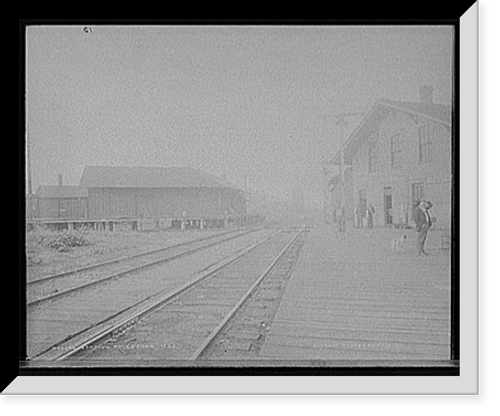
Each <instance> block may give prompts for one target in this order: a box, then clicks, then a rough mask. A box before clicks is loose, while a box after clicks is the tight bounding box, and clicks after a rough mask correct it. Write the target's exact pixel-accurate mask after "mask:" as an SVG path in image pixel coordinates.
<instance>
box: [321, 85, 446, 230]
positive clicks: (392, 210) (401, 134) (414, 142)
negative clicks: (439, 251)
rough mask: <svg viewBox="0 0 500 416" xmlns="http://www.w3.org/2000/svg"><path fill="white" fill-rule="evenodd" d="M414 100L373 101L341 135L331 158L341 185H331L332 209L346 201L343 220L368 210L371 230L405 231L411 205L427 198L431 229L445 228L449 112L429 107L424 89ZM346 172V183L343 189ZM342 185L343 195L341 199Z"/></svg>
mask: <svg viewBox="0 0 500 416" xmlns="http://www.w3.org/2000/svg"><path fill="white" fill-rule="evenodd" d="M420 98H421V99H420V102H407V101H393V100H387V99H382V100H380V101H378V102H377V103H376V104H375V105H374V106H373V107H372V108H371V110H370V111H369V112H368V113H367V114H366V115H365V116H364V118H363V120H362V121H361V122H360V124H359V125H358V126H357V127H356V128H355V129H354V130H353V132H352V133H351V134H350V135H349V136H348V137H347V139H346V140H345V142H344V143H343V145H342V147H341V149H339V151H338V152H337V153H336V155H335V156H334V157H333V159H332V160H331V166H333V167H337V168H338V169H339V170H340V172H343V173H344V174H343V175H342V173H340V174H339V177H342V176H344V178H343V181H342V178H341V179H340V180H333V181H332V184H331V187H330V192H331V195H330V196H331V200H332V201H333V202H332V204H331V205H332V209H334V207H335V204H337V205H340V206H342V205H344V206H346V200H348V199H349V198H352V202H351V203H349V205H351V204H352V205H351V206H349V207H347V206H346V209H347V208H348V213H347V215H346V217H347V219H350V218H351V219H352V218H354V217H355V212H356V209H358V210H359V211H360V212H362V213H363V216H364V218H366V216H367V215H368V214H367V210H368V209H371V210H372V212H373V213H374V214H373V221H374V226H395V227H407V226H411V225H412V212H413V206H414V203H415V201H416V200H419V199H428V200H430V201H431V202H432V203H433V208H432V210H431V216H435V217H436V229H449V228H450V227H451V201H452V172H453V166H452V108H451V106H449V105H443V104H436V103H434V102H433V99H432V87H430V86H424V87H422V88H421V89H420ZM349 171H352V184H350V185H349V186H348V187H346V185H345V182H346V179H345V176H346V172H349ZM349 175H350V173H349ZM342 182H344V195H345V194H349V196H344V198H343V199H342V198H340V193H339V187H341V186H342ZM351 211H352V212H351ZM363 224H365V219H363Z"/></svg>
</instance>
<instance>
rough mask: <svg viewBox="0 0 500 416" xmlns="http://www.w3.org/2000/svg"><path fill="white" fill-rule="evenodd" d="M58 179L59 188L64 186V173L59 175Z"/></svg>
mask: <svg viewBox="0 0 500 416" xmlns="http://www.w3.org/2000/svg"><path fill="white" fill-rule="evenodd" d="M57 178H58V181H57V185H58V186H63V182H62V173H60V174H59V175H57Z"/></svg>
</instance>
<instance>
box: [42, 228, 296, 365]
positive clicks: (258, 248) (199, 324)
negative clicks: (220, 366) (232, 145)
mask: <svg viewBox="0 0 500 416" xmlns="http://www.w3.org/2000/svg"><path fill="white" fill-rule="evenodd" d="M304 231H305V230H304V229H285V230H283V229H272V230H266V231H265V232H263V231H261V232H260V234H259V238H253V239H248V241H247V242H246V244H244V245H242V246H241V247H240V248H238V249H236V250H233V251H232V252H231V253H230V254H229V255H226V256H224V257H223V258H222V259H221V260H219V261H217V262H214V263H212V264H209V265H207V266H206V267H204V268H202V269H199V270H198V271H197V272H196V273H193V274H191V275H190V277H189V279H184V282H183V283H182V284H180V285H177V286H176V287H167V288H164V289H162V290H158V291H156V293H152V294H150V295H149V296H147V297H142V298H141V299H140V300H138V301H137V302H135V303H132V302H128V303H127V306H126V307H124V308H120V309H115V311H114V313H112V314H108V315H107V316H106V317H105V318H104V319H100V320H99V321H96V322H94V323H93V324H92V325H90V326H87V327H84V328H82V329H81V330H80V331H73V332H72V333H71V335H69V334H67V336H66V337H63V338H62V339H61V340H60V341H58V342H52V343H47V344H46V347H47V348H45V349H44V350H42V351H40V352H39V353H37V354H35V355H34V356H33V359H37V360H48V361H62V360H66V361H71V360H77V361H78V360H92V359H97V360H103V359H104V360H106V359H111V360H113V359H116V358H121V359H123V358H124V351H127V350H126V349H125V348H124V343H125V344H129V343H130V342H133V343H134V345H155V346H156V347H158V346H160V345H161V346H162V347H161V348H151V349H147V350H144V349H137V348H136V349H128V351H132V354H139V357H135V358H144V359H154V358H156V359H162V360H165V359H167V360H191V361H192V360H200V359H203V358H205V357H206V354H207V353H208V351H210V350H211V348H212V346H213V343H214V342H216V340H217V339H218V337H219V336H220V335H221V334H222V333H223V331H224V329H225V328H226V327H227V325H228V323H230V322H231V321H232V319H233V317H234V316H235V315H236V314H237V312H238V311H239V310H240V309H241V308H242V306H243V305H245V304H246V303H247V302H248V300H249V299H250V298H251V297H252V294H253V293H255V292H256V290H257V289H258V288H259V287H260V286H261V284H262V283H263V282H264V281H265V280H266V278H267V277H268V276H269V275H270V274H271V273H272V272H273V271H274V270H277V268H279V265H280V264H281V262H282V261H283V259H284V258H286V257H287V253H290V250H291V249H292V248H293V247H294V246H295V245H296V244H297V242H298V241H299V240H300V237H301V236H302V235H303V234H304ZM295 251H296V250H295ZM67 332H68V331H67ZM70 332H71V331H70ZM127 337H129V338H127ZM130 337H132V338H130ZM159 338H160V339H159ZM131 339H132V341H131ZM138 343H139V344H138ZM49 344H50V345H49ZM129 345H130V344H129ZM145 351H147V352H145ZM114 354H117V355H114ZM127 354H128V353H127ZM130 358H132V357H130Z"/></svg>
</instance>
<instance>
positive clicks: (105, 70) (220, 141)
mask: <svg viewBox="0 0 500 416" xmlns="http://www.w3.org/2000/svg"><path fill="white" fill-rule="evenodd" d="M452 30H453V29H452V27H431V26H422V27H408V26H406V27H377V26H367V27H361V26H355V27H342V26H326V27H321V26H309V27H307V26H306V27H304V26H303V27H286V26H281V27H262V26H256V27H251V26H246V27H245V26H236V27H227V26H220V27H206V26H205V27H175V26H159V27H131V26H123V27H113V26H95V27H92V33H85V32H84V31H83V28H82V27H79V26H68V27H56V26H50V27H29V28H28V32H27V69H26V77H27V101H28V107H27V122H28V131H29V137H30V141H31V152H32V176H33V188H34V189H33V190H34V191H36V189H37V187H38V186H39V185H55V184H57V175H58V173H62V174H63V177H64V182H65V184H66V185H77V184H78V183H79V181H80V176H81V174H82V171H83V168H84V167H85V166H86V165H111V166H112V165H116V166H167V167H168V166H189V167H192V168H196V169H200V170H203V171H206V172H209V173H212V174H215V175H221V174H226V175H227V178H228V180H230V181H232V182H233V183H235V184H236V185H238V186H240V187H243V184H244V175H246V176H247V184H248V188H249V189H257V190H260V191H262V192H264V193H267V194H269V195H276V197H278V198H283V197H285V196H286V195H289V193H290V190H291V189H292V188H294V187H297V186H299V187H302V188H303V190H304V193H305V199H306V203H307V204H308V205H309V206H314V205H319V204H320V203H321V174H320V172H321V160H322V159H323V158H330V157H331V156H333V154H334V153H335V151H336V150H337V149H338V145H339V137H338V133H339V132H338V129H336V127H335V124H334V118H333V115H334V114H336V113H341V112H351V111H363V110H365V111H366V110H368V109H369V108H370V106H371V105H373V103H374V102H375V101H376V100H378V99H380V98H389V99H394V100H406V101H418V89H419V87H420V86H421V85H423V84H430V85H432V86H433V87H434V100H435V101H436V102H440V103H444V104H450V103H451V93H452V45H453V42H452V34H453V32H452Z"/></svg>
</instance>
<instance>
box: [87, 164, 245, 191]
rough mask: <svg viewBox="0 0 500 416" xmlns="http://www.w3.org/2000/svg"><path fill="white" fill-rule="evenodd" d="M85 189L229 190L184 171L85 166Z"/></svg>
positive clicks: (216, 180)
mask: <svg viewBox="0 0 500 416" xmlns="http://www.w3.org/2000/svg"><path fill="white" fill-rule="evenodd" d="M80 186H81V187H86V188H231V189H237V188H235V187H234V186H232V185H231V184H229V183H228V182H226V181H225V180H223V179H221V178H218V177H216V176H213V175H210V174H208V173H205V172H200V171H198V170H195V169H191V168H187V167H170V168H164V167H130V166H87V167H86V168H85V169H84V171H83V174H82V178H81V180H80Z"/></svg>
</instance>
